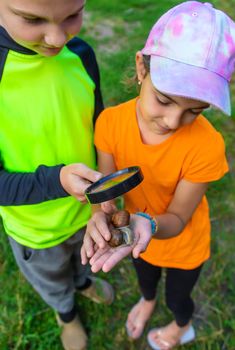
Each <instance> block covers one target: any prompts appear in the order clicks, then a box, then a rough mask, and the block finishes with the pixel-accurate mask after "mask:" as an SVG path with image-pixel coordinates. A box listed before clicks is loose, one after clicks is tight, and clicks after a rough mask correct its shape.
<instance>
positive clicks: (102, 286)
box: [79, 276, 114, 305]
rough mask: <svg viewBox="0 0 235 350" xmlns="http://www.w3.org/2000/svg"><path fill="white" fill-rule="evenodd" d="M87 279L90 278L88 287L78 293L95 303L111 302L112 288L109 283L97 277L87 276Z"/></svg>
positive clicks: (112, 297) (112, 298)
mask: <svg viewBox="0 0 235 350" xmlns="http://www.w3.org/2000/svg"><path fill="white" fill-rule="evenodd" d="M89 279H90V280H91V285H90V287H88V288H86V289H84V290H82V291H80V292H79V293H80V294H82V295H83V296H85V297H87V298H88V299H91V300H92V301H94V302H95V303H97V304H107V305H110V304H112V302H113V300H114V290H113V287H112V286H111V284H109V283H108V282H106V281H105V280H103V279H101V278H98V277H93V276H89Z"/></svg>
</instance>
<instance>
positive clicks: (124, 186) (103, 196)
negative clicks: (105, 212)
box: [85, 166, 143, 204]
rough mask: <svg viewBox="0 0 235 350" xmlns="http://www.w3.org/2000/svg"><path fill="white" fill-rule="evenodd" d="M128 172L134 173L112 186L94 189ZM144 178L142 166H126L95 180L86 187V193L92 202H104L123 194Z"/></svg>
mask: <svg viewBox="0 0 235 350" xmlns="http://www.w3.org/2000/svg"><path fill="white" fill-rule="evenodd" d="M128 173H130V174H131V173H133V174H132V175H130V177H128V178H127V179H125V180H123V181H121V182H120V183H118V184H116V185H114V186H112V187H110V188H106V189H104V190H101V191H97V192H93V191H94V190H96V189H97V187H99V186H100V185H103V184H104V183H105V182H107V181H109V180H112V179H115V178H116V177H118V176H120V175H124V174H128ZM142 180H143V174H142V172H141V169H140V167H138V166H133V167H129V168H125V169H122V170H119V171H116V172H115V173H112V174H110V175H107V176H105V177H102V179H100V180H98V181H96V182H94V183H93V184H92V185H91V186H89V187H88V188H87V189H86V191H85V195H86V197H87V199H88V201H89V202H90V203H91V204H96V203H102V202H105V201H108V200H110V199H114V198H116V197H119V196H121V195H122V194H124V193H126V192H128V191H130V190H131V189H133V188H134V187H136V186H137V185H139V184H140V183H141V181H142Z"/></svg>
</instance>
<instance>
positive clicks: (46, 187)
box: [0, 164, 68, 206]
mask: <svg viewBox="0 0 235 350" xmlns="http://www.w3.org/2000/svg"><path fill="white" fill-rule="evenodd" d="M62 166H63V164H61V165H56V166H51V167H48V166H45V165H40V166H39V167H38V168H37V169H36V171H35V172H34V173H9V172H7V171H5V170H4V169H3V168H0V205H3V206H8V205H25V204H37V203H41V202H44V201H48V200H51V199H57V198H61V197H66V196H68V193H67V192H65V191H64V189H63V187H62V185H61V183H60V178H59V174H60V169H61V168H62Z"/></svg>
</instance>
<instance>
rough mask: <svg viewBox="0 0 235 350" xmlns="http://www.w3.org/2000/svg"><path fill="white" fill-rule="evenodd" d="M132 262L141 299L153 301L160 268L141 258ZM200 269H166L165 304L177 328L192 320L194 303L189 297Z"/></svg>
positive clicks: (160, 271) (159, 276)
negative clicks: (141, 295) (173, 317)
mask: <svg viewBox="0 0 235 350" xmlns="http://www.w3.org/2000/svg"><path fill="white" fill-rule="evenodd" d="M133 262H134V266H135V269H136V272H137V276H138V281H139V286H140V289H141V292H142V294H143V297H144V298H145V299H146V300H153V299H154V298H155V296H156V291H157V285H158V282H159V280H160V278H161V273H162V268H161V267H159V266H154V265H151V264H149V263H147V262H146V261H144V260H143V259H141V258H139V259H133ZM201 268H202V265H200V266H199V267H197V268H196V269H193V270H182V269H175V268H167V269H166V288H165V294H166V304H167V306H168V308H169V309H170V310H171V311H172V313H173V314H174V316H175V320H176V323H177V325H178V326H179V327H184V326H186V325H187V324H188V323H189V321H190V320H191V318H192V315H193V312H194V303H193V300H192V298H191V296H190V295H191V292H192V289H193V287H194V285H195V284H196V282H197V279H198V277H199V274H200V271H201Z"/></svg>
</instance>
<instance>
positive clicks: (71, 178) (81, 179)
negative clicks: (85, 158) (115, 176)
mask: <svg viewBox="0 0 235 350" xmlns="http://www.w3.org/2000/svg"><path fill="white" fill-rule="evenodd" d="M102 176H103V175H102V174H101V173H99V172H98V171H95V170H93V169H90V168H88V167H87V166H86V165H85V164H82V163H74V164H70V165H65V166H64V167H62V168H61V170H60V182H61V185H62V187H63V188H64V190H65V191H66V192H67V193H69V194H70V195H71V196H73V197H75V198H76V199H77V200H79V201H80V202H82V203H85V202H86V197H85V195H84V192H85V190H86V189H87V187H89V186H90V185H91V183H93V182H95V181H98V180H99V179H100V178H101V177H102Z"/></svg>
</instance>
